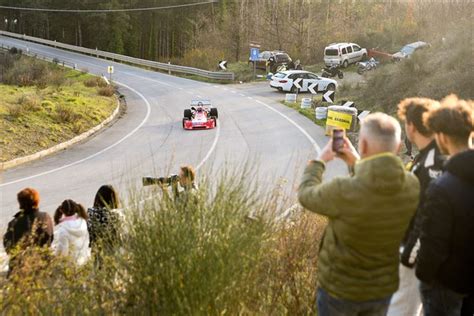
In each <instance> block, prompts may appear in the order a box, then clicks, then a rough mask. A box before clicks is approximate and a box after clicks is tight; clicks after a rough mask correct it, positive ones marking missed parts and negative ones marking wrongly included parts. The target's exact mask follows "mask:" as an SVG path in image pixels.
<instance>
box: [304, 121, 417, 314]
mask: <svg viewBox="0 0 474 316" xmlns="http://www.w3.org/2000/svg"><path fill="white" fill-rule="evenodd" d="M400 144H401V127H400V124H399V123H398V122H397V121H396V120H395V119H394V118H392V117H390V116H388V115H386V114H382V113H375V114H370V115H368V116H367V117H366V118H365V119H364V120H363V122H362V126H361V130H360V135H359V152H360V154H361V157H362V160H359V155H358V153H357V152H356V150H355V149H354V147H353V146H352V144H351V143H350V141H349V140H348V139H347V138H345V146H344V148H343V149H341V150H340V151H339V152H338V153H335V152H333V150H332V141H330V142H329V143H328V144H327V145H326V147H325V148H324V149H323V150H322V152H321V154H320V155H319V158H318V159H317V160H314V161H310V162H309V164H308V166H307V167H306V169H305V172H304V175H303V180H302V183H301V185H300V187H299V191H298V197H299V201H300V203H301V204H302V205H303V206H304V207H305V208H306V209H308V210H310V211H312V212H315V213H318V214H321V215H324V216H327V217H328V218H329V222H328V226H327V228H326V231H325V233H324V237H323V240H322V243H321V248H320V251H319V257H318V282H319V288H318V292H317V305H318V315H320V316H327V315H374V316H375V315H385V314H386V313H387V309H388V306H389V303H390V298H391V296H392V294H393V293H394V292H395V291H396V290H397V288H398V265H399V255H398V253H399V246H400V242H401V240H402V238H403V235H404V233H405V231H406V229H407V227H408V224H409V222H410V219H411V218H412V216H413V214H414V213H415V210H416V207H417V205H418V195H419V184H418V180H417V179H416V177H415V176H414V175H412V174H411V173H409V172H407V171H406V170H405V167H404V166H403V163H402V161H401V160H400V158H398V157H397V156H396V154H397V153H398V151H399V150H400ZM336 155H337V156H339V157H340V158H342V159H343V160H344V161H345V162H346V163H347V164H348V166H349V167H351V168H352V167H353V168H354V175H353V176H352V177H349V176H347V177H338V178H335V179H333V180H330V181H329V182H326V183H322V178H323V173H324V170H325V165H326V163H327V162H329V161H331V160H333V159H334V158H335V157H336Z"/></svg>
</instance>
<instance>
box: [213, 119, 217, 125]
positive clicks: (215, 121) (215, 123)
mask: <svg viewBox="0 0 474 316" xmlns="http://www.w3.org/2000/svg"><path fill="white" fill-rule="evenodd" d="M213 119H214V127H217V117H213Z"/></svg>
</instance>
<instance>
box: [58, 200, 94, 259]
mask: <svg viewBox="0 0 474 316" xmlns="http://www.w3.org/2000/svg"><path fill="white" fill-rule="evenodd" d="M54 222H55V225H56V226H55V228H54V240H53V245H52V248H53V251H54V253H55V254H56V255H58V256H64V257H67V258H69V259H70V260H72V261H73V262H75V263H76V264H77V265H83V264H85V263H86V262H87V261H88V260H89V258H90V256H91V252H90V248H89V232H88V230H87V212H86V210H85V208H84V206H82V205H81V204H78V203H76V202H74V201H73V200H64V201H63V202H62V203H61V205H60V206H59V207H58V208H57V209H56V212H55V214H54Z"/></svg>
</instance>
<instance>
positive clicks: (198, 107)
mask: <svg viewBox="0 0 474 316" xmlns="http://www.w3.org/2000/svg"><path fill="white" fill-rule="evenodd" d="M196 110H197V111H198V112H202V111H203V105H202V102H198V104H197V109H196Z"/></svg>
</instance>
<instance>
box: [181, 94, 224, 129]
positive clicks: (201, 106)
mask: <svg viewBox="0 0 474 316" xmlns="http://www.w3.org/2000/svg"><path fill="white" fill-rule="evenodd" d="M183 116H184V118H183V128H184V129H210V128H214V127H216V126H217V118H218V117H219V115H218V113H217V109H216V108H213V107H211V102H210V101H209V100H192V101H191V107H190V108H189V109H185V110H184V115H183Z"/></svg>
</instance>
